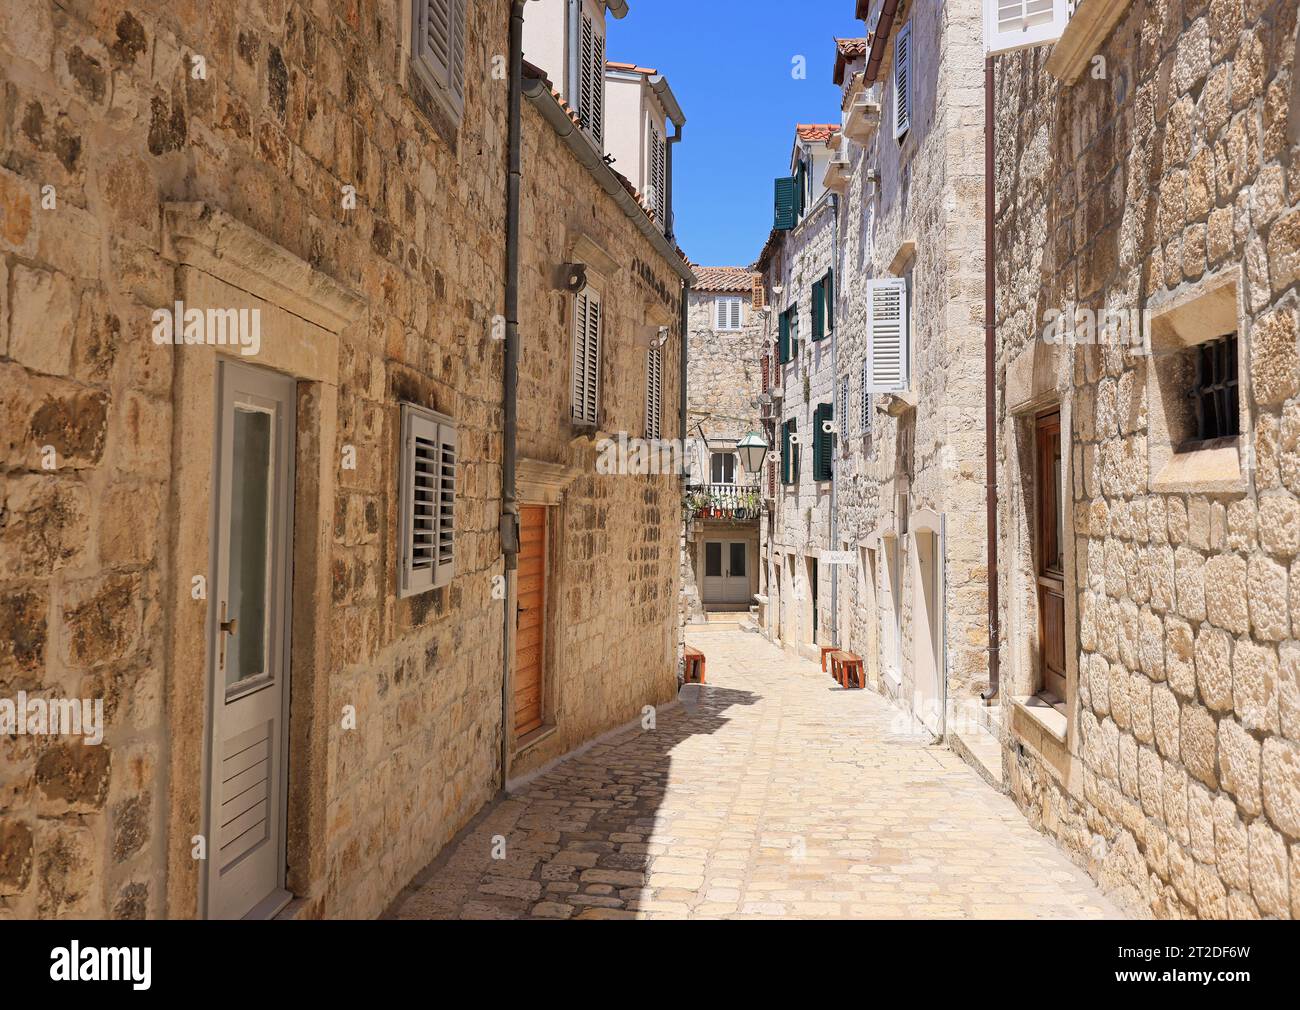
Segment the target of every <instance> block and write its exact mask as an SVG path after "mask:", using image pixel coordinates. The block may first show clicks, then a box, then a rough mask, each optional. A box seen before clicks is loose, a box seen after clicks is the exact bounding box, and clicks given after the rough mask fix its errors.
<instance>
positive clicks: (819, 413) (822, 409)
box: [813, 403, 835, 480]
mask: <svg viewBox="0 0 1300 1010" xmlns="http://www.w3.org/2000/svg"><path fill="white" fill-rule="evenodd" d="M834 414H835V407H834V405H833V404H830V403H819V404H817V409H816V410H814V411H813V429H814V430H813V480H830V479H831V445H832V444H833V443H834V441H835V436H834V435H832V434H830V433H829V432H827V431H824V430H823V428H822V426H823V425H824V424H825V423H826V422H827V421H831V420H834Z"/></svg>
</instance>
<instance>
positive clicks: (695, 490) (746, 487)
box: [685, 482, 761, 519]
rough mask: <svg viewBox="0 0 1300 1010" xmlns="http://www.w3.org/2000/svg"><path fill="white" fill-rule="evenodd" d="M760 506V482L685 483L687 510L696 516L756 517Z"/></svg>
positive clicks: (712, 517)
mask: <svg viewBox="0 0 1300 1010" xmlns="http://www.w3.org/2000/svg"><path fill="white" fill-rule="evenodd" d="M760 506H761V501H760V492H759V486H758V483H757V482H754V483H749V484H687V485H686V502H685V507H686V512H687V514H688V515H690V516H693V517H694V518H696V519H757V518H758V513H759V509H760Z"/></svg>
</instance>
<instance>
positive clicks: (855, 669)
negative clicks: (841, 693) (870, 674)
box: [831, 649, 867, 690]
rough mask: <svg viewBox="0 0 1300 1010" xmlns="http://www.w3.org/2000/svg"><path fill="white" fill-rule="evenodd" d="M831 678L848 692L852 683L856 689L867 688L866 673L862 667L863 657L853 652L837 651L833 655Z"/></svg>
mask: <svg viewBox="0 0 1300 1010" xmlns="http://www.w3.org/2000/svg"><path fill="white" fill-rule="evenodd" d="M831 676H832V677H834V678H835V680H836V681H837V682H838V683H839V685H840V687H842V688H844V689H845V690H848V688H849V687H850V681H851V682H852V686H853V687H856V688H864V687H866V686H867V676H866V672H865V671H864V669H863V666H862V657H861V656H859V655H856V654H855V653H852V652H843V651H841V650H838V649H837V650H836V651H834V652H832V653H831Z"/></svg>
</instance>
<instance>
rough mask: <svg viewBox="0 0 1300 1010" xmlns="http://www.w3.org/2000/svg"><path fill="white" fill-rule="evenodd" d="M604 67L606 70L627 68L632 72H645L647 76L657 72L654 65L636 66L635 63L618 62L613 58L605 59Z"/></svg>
mask: <svg viewBox="0 0 1300 1010" xmlns="http://www.w3.org/2000/svg"><path fill="white" fill-rule="evenodd" d="M605 67H606V69H608V70H628V71H631V72H632V73H634V74H645V75H646V76H647V77H653V76H654V75H655V74H657V73H659V71H658V70H656V69H655V68H654V67H638V66H637V65H636V64H635V63H618V62H616V61H614V60H606V61H605Z"/></svg>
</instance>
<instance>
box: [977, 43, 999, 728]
mask: <svg viewBox="0 0 1300 1010" xmlns="http://www.w3.org/2000/svg"><path fill="white" fill-rule="evenodd" d="M993 88H994V78H993V57H991V56H987V57H985V58H984V468H985V478H984V482H985V528H986V530H987V536H988V542H987V544H986V547H985V551H986V553H987V556H988V557H987V560H988V564H987V566H986V567H987V570H988V581H989V585H988V601H989V686H988V689H987V690H986V691H984V693H983V694H981V695H980V698H981V699H982V700H983V701H984V703H985V704H986V705H991V704H992V703H993V702H994V700H995V699H996V698H997V696H998V690H999V688H1000V686H1001V657H1000V655H999V652H998V649H999V638H1000V636H999V631H998V616H999V612H1000V611H999V607H998V437H997V419H998V417H997V383H996V379H997V360H996V359H997V319H996V317H995V312H996V300H997V299H996V295H997V288H996V284H997V275H996V274H995V272H994V271H995V269H996V262H995V260H994V255H995V253H996V251H997V245H996V241H995V238H994V234H993V214H994V209H995V204H996V201H995V197H994V190H993V167H994V134H993V130H994V101H993V98H994V95H993Z"/></svg>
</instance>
